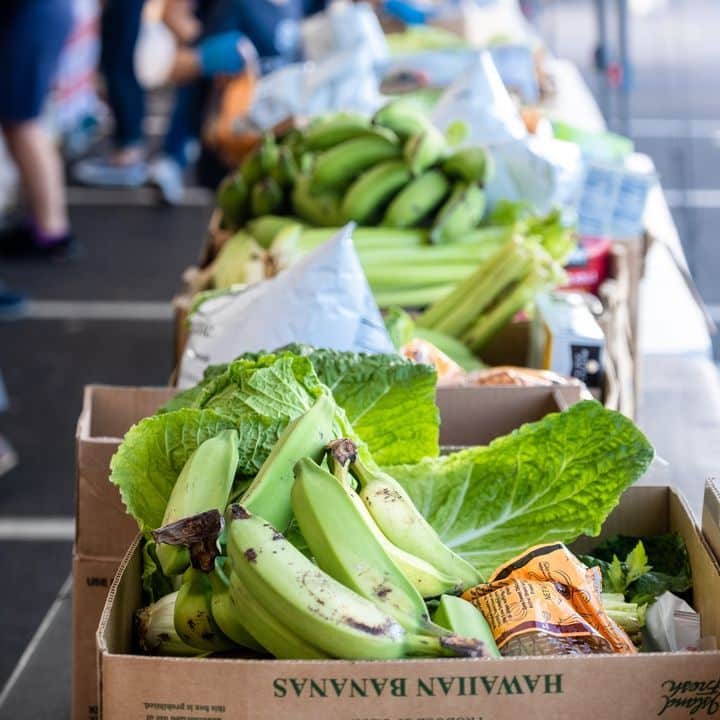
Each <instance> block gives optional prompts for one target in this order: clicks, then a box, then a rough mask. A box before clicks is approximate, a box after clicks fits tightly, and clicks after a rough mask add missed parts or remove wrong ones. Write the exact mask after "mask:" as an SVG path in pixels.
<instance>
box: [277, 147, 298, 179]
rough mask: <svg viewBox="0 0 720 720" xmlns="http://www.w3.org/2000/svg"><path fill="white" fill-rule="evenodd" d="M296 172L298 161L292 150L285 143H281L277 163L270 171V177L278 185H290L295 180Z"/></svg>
mask: <svg viewBox="0 0 720 720" xmlns="http://www.w3.org/2000/svg"><path fill="white" fill-rule="evenodd" d="M298 172H299V169H298V162H297V160H296V159H295V156H294V155H293V152H292V150H291V149H290V148H289V147H286V146H285V145H281V146H280V147H279V148H278V159H277V163H276V164H275V166H274V167H273V169H272V170H271V171H270V177H272V178H273V180H275V182H277V184H278V185H279V186H280V187H283V188H285V187H291V186H292V184H293V183H294V182H295V178H296V177H297V174H298Z"/></svg>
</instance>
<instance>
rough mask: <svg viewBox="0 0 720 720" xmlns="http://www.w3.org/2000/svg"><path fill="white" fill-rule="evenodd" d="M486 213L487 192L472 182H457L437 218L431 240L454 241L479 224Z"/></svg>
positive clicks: (435, 241) (437, 241)
mask: <svg viewBox="0 0 720 720" xmlns="http://www.w3.org/2000/svg"><path fill="white" fill-rule="evenodd" d="M484 213H485V192H484V191H483V190H482V189H481V188H479V187H478V186H477V185H474V184H472V183H464V182H459V183H457V185H456V186H455V188H454V189H453V191H452V194H451V195H450V197H449V198H448V199H447V200H446V201H445V204H444V205H443V206H442V208H441V209H440V212H439V213H438V216H437V218H436V219H435V223H434V225H433V228H432V230H431V232H430V239H431V241H432V242H434V243H444V242H453V241H454V240H455V238H458V237H460V236H462V235H465V234H466V233H467V232H468V231H470V230H472V229H473V228H474V227H475V226H476V225H478V224H479V223H480V221H481V220H482V217H483V214H484Z"/></svg>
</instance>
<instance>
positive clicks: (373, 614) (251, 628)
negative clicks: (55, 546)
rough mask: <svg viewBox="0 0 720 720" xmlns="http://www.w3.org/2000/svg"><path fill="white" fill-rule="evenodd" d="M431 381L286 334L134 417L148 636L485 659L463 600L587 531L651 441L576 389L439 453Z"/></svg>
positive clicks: (122, 455) (149, 639)
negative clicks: (533, 554)
mask: <svg viewBox="0 0 720 720" xmlns="http://www.w3.org/2000/svg"><path fill="white" fill-rule="evenodd" d="M428 378H429V379H430V381H431V382H430V388H429V389H430V394H429V396H427V395H426V396H425V398H426V399H423V400H421V401H420V405H418V402H419V398H420V397H421V396H422V395H423V392H424V391H423V390H421V389H422V388H425V387H426V386H427V382H426V381H427V379H428ZM433 385H434V371H433V370H432V369H431V368H424V367H423V366H415V365H412V364H411V363H409V362H406V361H405V360H403V359H402V358H399V357H396V358H394V359H392V358H391V356H365V355H358V354H354V353H340V352H335V351H328V350H314V349H312V348H306V347H302V346H298V347H294V348H292V349H291V350H290V349H288V350H285V351H282V352H278V353H274V354H264V353H257V354H248V355H245V356H243V357H241V358H238V359H237V360H235V361H233V362H232V363H229V364H227V365H222V366H217V367H212V368H209V369H208V371H207V373H206V375H205V378H204V379H203V381H202V382H201V383H200V384H199V385H197V386H196V387H194V388H191V389H189V390H187V391H185V392H183V393H181V394H180V395H179V396H178V397H177V398H175V399H174V400H173V401H171V402H170V403H168V405H167V406H166V407H165V408H164V409H163V411H162V412H160V413H159V414H158V415H156V416H154V417H151V418H147V419H146V420H144V421H142V422H140V423H139V424H137V425H136V426H134V427H133V428H132V429H131V430H130V431H129V432H128V433H127V435H126V437H125V439H124V440H123V443H122V444H121V446H120V448H119V449H118V452H117V453H116V455H115V456H114V457H113V459H112V462H111V471H112V475H111V480H112V481H113V482H114V483H116V484H117V485H118V486H119V488H120V491H121V493H122V497H123V500H124V501H125V503H126V506H127V509H128V512H130V513H131V514H132V515H133V516H134V517H135V519H136V520H137V522H138V525H139V527H140V529H141V530H142V532H143V534H144V536H145V538H146V544H145V547H144V551H143V560H144V571H143V572H144V576H143V586H144V588H145V591H146V596H147V599H148V605H147V607H146V608H144V609H143V610H141V611H140V613H139V616H138V632H139V636H138V641H139V644H140V646H141V647H142V648H143V649H144V650H145V651H146V652H152V653H160V654H169V655H188V656H192V655H196V656H198V657H201V656H204V655H208V654H213V653H218V652H226V651H227V650H241V651H242V652H244V653H248V652H252V653H257V654H261V655H270V656H273V657H277V658H289V659H292V658H303V659H313V658H315V659H323V658H346V659H393V658H401V657H418V656H419V657H497V648H496V646H495V643H494V639H493V637H492V635H491V633H490V632H489V629H488V626H487V623H485V621H484V618H483V616H482V615H481V614H478V613H479V611H478V610H477V609H476V608H474V607H473V606H472V605H470V604H469V603H468V602H467V601H466V600H463V599H461V598H459V597H455V594H457V593H460V592H461V591H464V590H466V589H468V588H471V587H475V586H476V585H477V584H478V583H479V582H481V581H482V580H483V579H484V578H487V577H489V576H490V575H491V573H492V572H493V570H495V569H496V568H497V567H498V566H500V565H502V564H503V563H506V562H507V561H508V560H510V559H512V558H513V557H515V556H517V554H518V552H521V551H524V550H525V549H526V548H527V547H530V546H533V545H536V544H540V543H547V542H555V543H557V542H569V541H571V540H572V539H574V538H575V537H577V536H578V535H580V534H583V533H585V534H596V533H597V532H598V531H599V528H600V526H601V524H602V523H603V521H604V520H605V518H606V517H607V515H608V513H609V512H610V511H611V510H612V508H613V507H614V506H615V504H616V503H617V501H618V498H619V496H620V494H621V493H622V492H623V491H624V489H625V488H627V487H628V486H629V485H631V484H632V483H633V482H635V481H636V480H637V478H638V477H639V476H640V475H641V474H642V473H643V472H644V470H645V469H646V468H647V466H648V464H649V462H650V460H651V458H652V455H653V451H652V448H651V447H650V445H649V444H648V442H647V440H646V439H645V438H644V436H643V435H642V433H640V431H639V430H638V429H637V428H636V427H635V426H634V425H633V424H632V422H631V421H630V420H628V419H627V418H625V417H623V416H621V415H619V414H618V413H614V412H611V411H608V410H606V409H604V408H603V407H602V406H601V405H599V404H598V403H595V402H588V401H586V402H582V403H579V404H577V405H574V406H572V407H570V408H569V409H568V410H566V411H565V412H562V413H558V414H554V415H548V416H547V417H545V418H544V419H543V420H541V421H539V422H537V423H532V424H528V425H525V426H523V427H522V428H520V429H519V430H517V431H515V432H514V433H512V434H510V435H508V436H506V437H501V438H498V439H496V440H495V441H493V442H492V443H491V444H490V445H489V446H487V447H481V448H470V449H467V450H464V451H462V452H456V453H451V454H449V455H443V456H441V455H439V449H438V447H437V428H438V416H437V409H436V408H435V405H434V403H433V401H432V389H433V387H432V386H433ZM428 400H429V402H428ZM426 406H427V409H429V410H430V413H429V414H428V413H427V412H425V411H424V410H422V408H425V407H426ZM349 418H353V419H354V421H355V423H354V424H353V422H351V420H350V419H349ZM428 426H429V429H430V434H431V435H433V434H434V438H435V440H434V444H433V443H430V444H429V445H426V444H425V442H424V441H423V440H422V438H423V437H427V434H428ZM359 429H362V430H361V431H360V430H359ZM379 458H396V459H397V460H395V461H393V460H390V462H395V464H394V465H389V466H385V467H381V466H380V464H379V463H378V459H379ZM398 463H399V464H398ZM519 500H520V501H519ZM597 552H598V554H602V550H601V549H599V550H598V551H597ZM633 553H634V554H633ZM640 555H641V553H640V551H639V550H634V551H632V553H630V554H629V555H628V557H627V558H626V560H625V566H624V567H622V568H621V570H622V571H623V573H624V575H622V579H623V582H624V583H625V586H626V587H630V586H631V585H632V584H633V583H637V582H639V575H638V573H639V569H642V570H643V573H642V576H643V577H644V576H646V575H647V574H648V572H649V567H648V562H646V561H645V560H643V558H642V557H641V556H640ZM158 558H159V559H160V561H159V562H158ZM618 563H619V561H618ZM618 563H615V562H613V563H611V564H610V566H609V567H610V570H609V572H611V573H615V574H617V571H616V570H613V569H612V568H613V565H616V564H618ZM636 576H637V577H636ZM619 579H620V575H618V580H619ZM608 588H609V589H610V590H612V589H613V587H612V586H611V585H610V582H609V581H608ZM616 595H617V593H615V595H608V597H607V598H606V602H607V604H608V609H609V610H610V609H612V612H613V613H615V615H616V616H617V618H618V620H619V621H620V622H622V623H624V624H625V626H626V627H627V628H628V629H629V630H630V631H631V632H634V631H635V628H636V626H637V623H638V622H639V620H640V619H641V618H640V615H641V611H640V610H639V609H638V607H637V605H635V606H633V603H631V602H628V601H627V600H626V599H625V598H623V597H622V595H621V596H620V597H616ZM633 623H634V624H633Z"/></svg>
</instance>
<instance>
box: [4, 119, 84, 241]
mask: <svg viewBox="0 0 720 720" xmlns="http://www.w3.org/2000/svg"><path fill="white" fill-rule="evenodd" d="M3 133H4V134H5V140H6V142H7V146H8V150H9V151H10V154H11V155H12V157H13V160H14V161H15V164H16V165H17V167H18V170H19V172H20V178H21V180H22V187H23V190H24V192H25V195H26V197H27V200H28V203H29V205H30V210H31V212H32V217H33V220H34V222H35V223H36V225H37V227H38V229H39V230H40V232H42V233H44V234H47V235H54V236H59V235H64V234H65V233H67V232H68V230H69V227H70V223H69V220H68V213H67V201H66V197H65V182H64V178H63V170H62V164H61V161H60V153H59V151H58V149H57V147H55V145H54V144H53V142H52V140H51V139H50V137H49V135H48V133H47V132H46V131H45V129H44V128H43V127H42V126H41V125H40V123H39V122H38V121H37V120H29V121H27V122H22V123H18V124H12V125H4V126H3Z"/></svg>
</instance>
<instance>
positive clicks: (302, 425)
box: [242, 393, 337, 531]
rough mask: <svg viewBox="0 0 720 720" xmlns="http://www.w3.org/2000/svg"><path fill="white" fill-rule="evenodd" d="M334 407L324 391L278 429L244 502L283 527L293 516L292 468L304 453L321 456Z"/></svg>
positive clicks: (330, 432) (333, 417) (329, 430)
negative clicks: (274, 441) (308, 407)
mask: <svg viewBox="0 0 720 720" xmlns="http://www.w3.org/2000/svg"><path fill="white" fill-rule="evenodd" d="M336 411H337V407H336V405H335V402H334V400H333V399H332V396H331V395H329V394H328V393H323V394H322V395H321V396H320V397H319V398H318V399H317V400H316V401H315V404H314V405H313V406H312V407H311V408H310V409H309V410H308V411H307V412H306V413H304V414H303V415H300V417H298V418H295V420H293V421H292V422H291V423H290V424H289V425H288V426H287V427H286V428H285V430H283V432H282V433H281V435H280V437H279V438H278V441H277V442H276V443H275V445H274V446H273V449H272V450H271V451H270V454H269V455H268V457H267V459H266V460H265V462H264V463H263V464H262V467H261V468H260V470H259V471H258V474H257V475H256V476H255V478H254V480H253V481H252V483H250V487H249V488H248V489H247V491H246V492H245V494H244V495H243V497H242V503H243V505H244V506H245V507H246V508H247V509H248V510H250V511H252V512H254V513H257V514H258V515H260V516H261V517H263V518H265V520H267V521H268V522H270V523H272V524H273V525H274V526H275V527H276V528H278V529H280V530H281V531H285V530H286V529H287V527H288V525H289V524H290V520H292V504H291V500H290V491H291V489H292V484H293V481H294V475H293V468H294V466H295V463H296V462H297V461H298V460H299V459H300V458H303V457H312V458H317V459H318V460H319V459H320V458H321V457H322V454H323V451H324V449H325V445H326V444H327V442H328V440H329V439H330V437H331V436H332V432H333V424H334V421H335V413H336Z"/></svg>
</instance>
